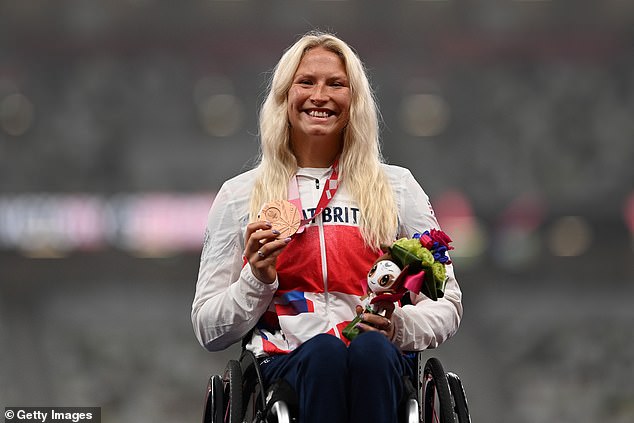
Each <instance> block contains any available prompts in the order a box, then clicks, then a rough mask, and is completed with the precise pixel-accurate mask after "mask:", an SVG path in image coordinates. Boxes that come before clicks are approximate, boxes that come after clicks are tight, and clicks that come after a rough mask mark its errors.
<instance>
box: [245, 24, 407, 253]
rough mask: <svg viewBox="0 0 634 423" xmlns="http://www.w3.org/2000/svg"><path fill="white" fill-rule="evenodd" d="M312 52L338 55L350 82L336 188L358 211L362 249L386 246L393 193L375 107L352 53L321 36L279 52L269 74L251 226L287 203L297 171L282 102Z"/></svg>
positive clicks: (393, 217)
mask: <svg viewBox="0 0 634 423" xmlns="http://www.w3.org/2000/svg"><path fill="white" fill-rule="evenodd" d="M315 47H323V48H326V49H328V50H330V51H332V52H334V53H336V54H337V55H339V57H341V59H342V61H343V62H344V65H345V67H346V72H347V74H348V80H349V81H350V92H351V95H352V99H351V103H350V120H349V122H348V125H347V126H346V128H345V129H344V143H343V150H342V153H341V157H340V159H339V174H340V175H339V183H340V184H342V185H345V187H346V189H347V190H348V191H349V192H350V194H351V195H352V198H353V199H354V200H355V201H356V202H357V204H358V206H359V209H360V210H361V220H360V222H359V227H360V230H361V234H362V236H363V238H364V240H365V242H366V244H367V245H369V246H371V247H379V245H381V244H389V243H391V242H392V241H393V239H394V236H395V234H396V230H397V210H396V202H395V200H394V194H393V192H392V188H391V186H390V183H389V181H388V178H387V176H386V175H385V172H384V171H383V169H382V168H381V163H382V162H383V158H382V156H381V151H380V144H379V124H378V110H377V106H376V101H375V99H374V95H373V93H372V89H371V87H370V83H369V81H368V78H367V75H366V72H365V69H364V66H363V63H362V62H361V60H360V59H359V57H358V56H357V55H356V53H355V52H354V51H353V50H352V49H351V48H350V47H349V46H348V45H347V44H346V43H345V42H343V41H342V40H340V39H339V38H337V37H335V36H334V35H332V34H328V33H323V32H309V33H307V34H306V35H304V36H302V37H301V38H300V39H299V40H298V41H297V42H296V43H295V44H293V45H292V46H291V47H289V48H288V49H287V50H286V51H285V52H284V54H283V55H282V58H281V59H280V61H279V62H278V63H277V66H276V67H275V70H274V72H273V77H272V79H271V82H270V87H269V92H268V95H267V97H266V99H265V101H264V103H263V104H262V108H261V109H260V115H259V119H260V140H261V141H260V142H261V147H260V148H261V152H260V154H261V156H260V163H259V165H258V166H257V170H258V175H257V178H256V182H255V186H254V188H253V191H252V193H251V200H250V217H251V220H252V221H253V220H255V218H256V216H257V213H258V212H259V210H260V208H261V207H262V205H263V204H264V203H266V202H268V201H272V200H276V199H287V197H288V182H289V180H290V178H292V177H293V176H294V175H295V172H296V171H297V167H298V165H297V161H296V159H295V156H294V155H293V152H292V149H291V146H290V137H289V124H288V112H287V96H288V91H289V89H290V87H291V83H292V80H293V77H294V75H295V72H296V70H297V68H298V66H299V62H300V61H301V59H302V57H303V56H304V54H305V53H306V52H307V51H308V50H310V49H312V48H315Z"/></svg>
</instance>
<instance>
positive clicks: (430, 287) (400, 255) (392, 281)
mask: <svg viewBox="0 0 634 423" xmlns="http://www.w3.org/2000/svg"><path fill="white" fill-rule="evenodd" d="M451 242H452V240H451V238H449V236H448V235H447V234H446V233H444V232H443V231H441V230H438V229H431V230H429V231H425V232H423V233H422V234H419V233H416V234H414V235H413V236H412V238H401V239H399V240H397V241H395V242H394V243H393V244H392V245H391V246H389V247H388V248H387V250H388V251H387V253H386V254H384V255H382V256H381V257H379V258H378V259H377V261H376V262H375V263H374V265H373V266H372V269H370V271H369V272H368V275H367V280H366V281H364V282H363V288H364V292H365V293H366V295H365V296H364V297H362V298H363V299H364V300H366V307H365V310H366V312H371V313H381V312H382V310H380V307H379V304H380V303H382V302H383V303H384V302H395V301H398V300H400V299H401V298H402V297H403V295H404V294H405V293H407V292H408V291H409V292H413V293H414V294H419V293H422V294H424V295H426V296H427V297H429V298H430V299H432V300H434V301H437V300H438V298H442V297H443V296H444V289H445V283H446V282H447V272H446V269H445V266H446V265H447V264H450V263H451V260H450V259H449V257H448V256H447V252H448V251H450V250H453V247H451V246H450V245H449V244H450V243H451ZM360 321H361V317H360V316H357V317H356V318H355V319H354V320H353V321H352V322H350V323H349V324H348V326H346V328H345V329H344V330H343V334H344V336H345V337H346V338H348V339H350V340H352V339H353V338H354V337H356V336H357V335H358V334H359V330H358V329H357V328H356V327H355V326H356V324H357V323H359V322H360Z"/></svg>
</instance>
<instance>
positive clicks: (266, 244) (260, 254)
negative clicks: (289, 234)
mask: <svg viewBox="0 0 634 423" xmlns="http://www.w3.org/2000/svg"><path fill="white" fill-rule="evenodd" d="M279 234H280V233H279V232H278V231H276V230H275V229H273V226H272V225H271V223H269V222H253V223H249V224H248V225H247V230H246V234H245V236H244V239H246V244H245V245H246V246H245V249H244V256H245V257H246V259H247V260H248V262H249V265H250V266H251V272H253V276H255V277H256V278H257V279H258V280H259V281H261V282H263V283H265V284H272V283H273V282H275V279H276V278H277V270H276V269H275V265H276V263H277V257H278V256H279V255H280V253H281V252H282V250H284V247H286V246H287V245H288V243H289V242H290V241H291V238H285V239H277V236H278V235H279Z"/></svg>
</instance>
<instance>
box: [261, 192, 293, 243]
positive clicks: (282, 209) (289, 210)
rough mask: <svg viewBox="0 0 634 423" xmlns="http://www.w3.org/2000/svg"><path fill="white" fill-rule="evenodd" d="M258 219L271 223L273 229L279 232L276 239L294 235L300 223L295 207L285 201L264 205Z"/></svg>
mask: <svg viewBox="0 0 634 423" xmlns="http://www.w3.org/2000/svg"><path fill="white" fill-rule="evenodd" d="M258 217H259V219H260V220H265V221H268V222H271V224H272V225H273V229H276V230H278V231H279V232H280V234H279V235H278V236H277V238H278V239H284V238H288V237H290V236H292V235H293V234H295V232H297V230H298V229H299V225H300V223H301V221H302V219H301V218H300V216H299V210H297V207H295V205H294V204H292V203H291V202H289V201H286V200H275V201H271V202H270V203H268V204H266V205H265V206H264V207H263V208H262V211H261V212H260V214H259V216H258Z"/></svg>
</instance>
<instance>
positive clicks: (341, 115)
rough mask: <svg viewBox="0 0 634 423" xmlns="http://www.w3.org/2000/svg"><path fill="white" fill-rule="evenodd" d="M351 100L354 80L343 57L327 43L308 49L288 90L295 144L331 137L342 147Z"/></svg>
mask: <svg viewBox="0 0 634 423" xmlns="http://www.w3.org/2000/svg"><path fill="white" fill-rule="evenodd" d="M350 102H351V93H350V83H349V81H348V76H347V74H346V68H345V65H344V63H343V61H342V60H341V58H340V57H339V56H338V55H337V54H336V53H334V52H332V51H330V50H327V49H325V48H323V47H314V48H312V49H310V50H308V51H307V52H306V53H305V54H304V57H303V58H302V60H301V61H300V63H299V66H298V67H297V71H296V72H295V75H294V77H293V81H292V84H291V87H290V89H289V91H288V119H289V122H290V125H291V140H292V142H293V145H294V146H297V145H298V144H301V143H303V142H310V141H315V140H317V141H320V142H324V141H325V140H329V141H331V143H333V142H334V143H336V145H337V147H338V148H341V145H342V141H343V129H344V128H345V126H346V125H347V123H348V119H349V118H350Z"/></svg>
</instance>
